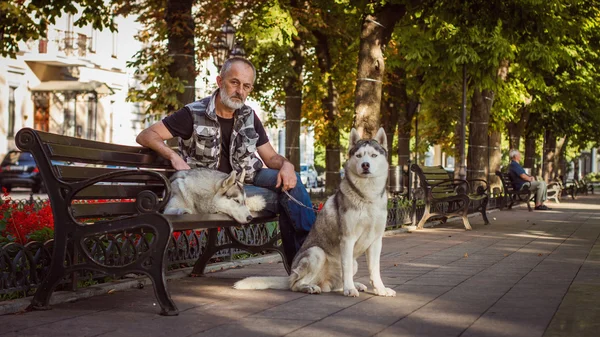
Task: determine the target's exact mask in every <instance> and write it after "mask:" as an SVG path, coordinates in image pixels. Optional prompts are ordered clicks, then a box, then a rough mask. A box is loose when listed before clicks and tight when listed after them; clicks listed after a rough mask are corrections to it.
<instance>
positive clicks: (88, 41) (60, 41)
mask: <svg viewBox="0 0 600 337" xmlns="http://www.w3.org/2000/svg"><path fill="white" fill-rule="evenodd" d="M27 46H28V47H29V50H30V51H36V49H37V52H38V53H40V54H49V53H53V52H56V53H59V54H64V55H65V56H78V57H86V56H87V54H88V52H92V53H93V52H94V50H93V46H94V44H93V41H92V38H91V37H89V36H87V35H85V34H81V33H75V32H72V31H65V30H60V29H53V30H51V31H50V32H48V37H47V38H46V39H41V40H38V41H33V40H32V41H29V42H28V43H27Z"/></svg>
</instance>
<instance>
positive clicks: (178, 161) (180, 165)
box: [170, 153, 190, 171]
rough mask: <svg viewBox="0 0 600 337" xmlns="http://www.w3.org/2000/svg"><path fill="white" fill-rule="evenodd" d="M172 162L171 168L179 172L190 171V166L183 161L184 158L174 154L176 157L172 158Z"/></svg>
mask: <svg viewBox="0 0 600 337" xmlns="http://www.w3.org/2000/svg"><path fill="white" fill-rule="evenodd" d="M170 161H171V166H173V168H174V169H176V170H177V171H181V170H189V169H190V165H188V164H187V163H186V162H185V161H184V160H183V158H181V157H180V156H179V155H177V154H176V153H174V155H172V156H171V158H170Z"/></svg>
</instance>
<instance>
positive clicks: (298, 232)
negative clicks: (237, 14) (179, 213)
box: [136, 57, 315, 265]
mask: <svg viewBox="0 0 600 337" xmlns="http://www.w3.org/2000/svg"><path fill="white" fill-rule="evenodd" d="M255 78H256V69H255V68H254V65H253V64H252V63H251V62H250V61H248V60H247V59H245V58H242V57H233V58H230V59H228V60H227V61H226V62H225V64H224V65H223V67H222V68H221V71H220V72H219V75H218V76H217V79H216V80H217V85H218V87H219V89H217V90H216V91H215V92H214V93H213V94H212V95H211V96H209V97H205V98H203V99H201V100H199V101H196V102H193V103H190V104H188V105H186V106H185V107H183V108H182V109H180V110H178V111H176V112H174V113H173V114H171V115H169V116H167V117H165V118H164V119H163V120H162V121H159V122H157V123H155V124H153V125H152V126H150V127H149V128H147V129H146V130H144V131H142V132H141V133H140V134H139V135H138V137H137V139H136V141H137V142H138V143H139V144H140V145H142V146H146V147H148V148H151V149H153V150H154V151H156V152H157V153H158V154H160V155H161V156H163V157H164V158H166V159H168V160H170V161H171V165H172V166H173V168H175V169H177V170H189V169H190V168H195V167H207V168H210V169H214V170H219V171H221V172H224V173H227V174H229V173H231V171H232V170H236V171H237V172H238V173H240V172H241V171H242V170H243V169H245V171H246V176H245V177H246V179H245V183H246V184H247V185H245V186H244V189H245V190H246V195H247V196H248V197H250V196H252V195H256V194H260V195H262V196H263V197H264V199H265V200H266V202H267V207H266V208H267V209H269V210H271V211H273V212H277V213H279V214H280V217H279V228H280V231H281V236H282V241H283V246H284V251H285V255H286V260H287V261H288V262H289V264H290V265H291V262H292V260H293V258H294V256H295V255H296V252H297V251H298V250H299V249H300V246H302V243H303V242H304V239H305V238H306V236H307V235H308V232H309V231H310V229H311V228H312V225H313V224H314V222H315V213H314V212H313V210H312V209H311V205H312V204H311V201H310V197H309V195H308V192H307V191H306V188H305V187H304V185H302V184H301V183H300V184H298V181H300V177H299V175H298V174H297V173H296V172H295V169H294V165H293V164H292V163H290V162H289V161H288V160H287V159H286V158H284V157H283V156H281V155H279V154H277V152H275V150H274V149H273V147H272V146H271V144H270V143H269V138H268V137H267V134H266V132H265V129H264V127H263V125H262V123H261V121H260V120H259V119H258V117H257V115H256V113H255V112H254V110H252V108H250V107H249V106H247V105H245V104H244V103H245V101H246V98H247V97H248V95H249V94H250V92H251V91H252V88H253V84H254V80H255ZM173 137H179V150H180V153H176V152H175V151H173V150H172V149H171V148H169V147H168V146H167V145H166V144H165V142H164V141H165V140H167V139H171V138H173ZM256 152H258V154H259V156H260V158H258V157H257V156H256ZM261 158H262V160H264V164H266V166H267V168H263V162H262V161H261ZM283 190H285V191H287V192H288V193H289V194H290V195H291V196H292V197H294V198H295V199H297V200H299V201H301V202H302V203H303V204H304V205H305V206H307V207H302V206H301V205H298V204H297V203H295V202H294V201H293V200H290V198H289V197H288V196H287V195H286V194H285V193H283V192H282V191H283Z"/></svg>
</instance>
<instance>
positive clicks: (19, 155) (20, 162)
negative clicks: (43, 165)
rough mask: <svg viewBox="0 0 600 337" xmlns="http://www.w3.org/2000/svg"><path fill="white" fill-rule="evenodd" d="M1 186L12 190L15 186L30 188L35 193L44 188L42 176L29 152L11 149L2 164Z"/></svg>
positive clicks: (0, 171)
mask: <svg viewBox="0 0 600 337" xmlns="http://www.w3.org/2000/svg"><path fill="white" fill-rule="evenodd" d="M0 186H2V187H3V188H6V190H7V191H8V192H10V191H11V190H12V189H13V188H14V187H26V188H30V189H31V192H33V193H40V192H41V191H42V190H43V189H44V186H43V183H42V176H41V175H40V170H39V169H38V167H37V165H36V163H35V160H34V159H33V156H32V155H31V153H29V152H21V151H9V152H8V153H7V154H6V156H4V160H2V164H0Z"/></svg>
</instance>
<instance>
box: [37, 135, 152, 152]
mask: <svg viewBox="0 0 600 337" xmlns="http://www.w3.org/2000/svg"><path fill="white" fill-rule="evenodd" d="M35 132H36V133H37V134H38V136H39V137H40V138H41V140H42V142H44V143H48V144H57V145H65V146H73V147H79V148H94V149H99V150H103V151H118V152H128V153H139V154H152V153H153V151H152V150H150V149H149V148H145V147H141V146H128V145H120V144H110V143H103V142H99V141H94V140H89V139H82V138H75V137H69V136H63V135H58V134H54V133H48V132H42V131H38V130H36V131H35Z"/></svg>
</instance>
